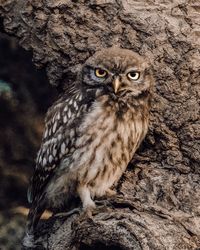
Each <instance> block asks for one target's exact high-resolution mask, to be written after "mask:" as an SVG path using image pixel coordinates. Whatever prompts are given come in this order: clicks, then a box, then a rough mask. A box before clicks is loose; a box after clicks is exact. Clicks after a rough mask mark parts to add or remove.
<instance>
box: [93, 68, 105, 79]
mask: <svg viewBox="0 0 200 250" xmlns="http://www.w3.org/2000/svg"><path fill="white" fill-rule="evenodd" d="M106 75H107V71H106V70H104V69H100V68H99V69H95V76H96V77H99V78H104V77H105V76H106Z"/></svg>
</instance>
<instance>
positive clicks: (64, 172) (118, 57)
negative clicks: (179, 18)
mask: <svg viewBox="0 0 200 250" xmlns="http://www.w3.org/2000/svg"><path fill="white" fill-rule="evenodd" d="M152 86H153V77H152V73H151V69H150V65H149V63H148V62H147V60H146V59H144V58H142V57H141V56H140V55H138V54H136V53H134V52H133V51H131V50H127V49H121V48H113V47H112V48H107V49H103V50H101V51H98V52H96V53H95V54H94V55H93V56H91V57H90V58H89V59H88V60H87V61H86V62H85V63H84V65H83V66H82V69H81V70H80V72H79V73H78V74H77V79H76V81H75V82H74V83H73V84H72V85H70V86H68V87H67V88H66V91H65V93H64V94H63V95H62V96H61V97H60V98H59V100H58V101H56V102H55V103H54V104H53V106H52V107H50V109H49V110H48V112H47V116H46V120H45V124H46V125H45V132H44V135H43V140H42V144H41V147H40V150H39V152H38V156H37V160H36V168H35V172H34V175H33V177H32V181H31V185H30V188H29V191H28V200H29V202H30V203H31V208H30V212H29V216H28V228H29V231H30V232H31V231H34V229H35V228H36V226H37V223H38V220H39V219H40V217H41V215H42V213H43V212H44V210H45V209H46V208H52V209H59V208H61V207H65V206H68V205H69V204H70V202H71V201H72V200H73V199H74V198H76V197H78V198H80V200H81V203H82V207H83V210H86V211H87V210H91V209H94V208H95V202H94V199H95V198H98V197H102V196H106V195H111V194H112V193H113V191H112V188H113V187H114V186H115V185H116V184H117V182H118V180H119V179H120V177H121V176H122V174H123V173H124V171H125V170H126V167H127V165H128V163H129V162H130V160H131V159H132V157H133V155H134V153H135V151H136V150H137V148H138V147H139V145H140V144H141V142H142V140H143V139H144V137H145V135H146V133H147V129H148V120H149V108H150V99H151V90H152Z"/></svg>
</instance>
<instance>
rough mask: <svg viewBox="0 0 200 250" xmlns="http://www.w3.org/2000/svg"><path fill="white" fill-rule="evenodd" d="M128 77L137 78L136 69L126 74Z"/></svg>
mask: <svg viewBox="0 0 200 250" xmlns="http://www.w3.org/2000/svg"><path fill="white" fill-rule="evenodd" d="M127 76H128V78H129V79H131V80H134V81H136V80H138V79H139V78H140V73H139V72H137V71H131V72H129V73H128V74H127Z"/></svg>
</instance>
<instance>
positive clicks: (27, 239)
mask: <svg viewBox="0 0 200 250" xmlns="http://www.w3.org/2000/svg"><path fill="white" fill-rule="evenodd" d="M44 210H45V208H44V206H41V204H40V206H37V205H35V206H34V204H33V205H32V207H31V208H30V211H29V214H28V219H27V225H26V230H25V236H24V238H23V241H22V246H23V247H25V248H31V249H34V248H37V247H38V246H39V245H38V242H36V241H35V235H36V227H37V224H38V221H39V219H40V217H41V216H42V214H43V212H44Z"/></svg>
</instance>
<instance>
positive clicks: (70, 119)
mask: <svg viewBox="0 0 200 250" xmlns="http://www.w3.org/2000/svg"><path fill="white" fill-rule="evenodd" d="M85 96H86V95H85ZM85 96H84V92H82V91H81V90H80V89H77V88H76V87H75V86H73V87H71V88H70V89H68V90H66V92H65V94H64V95H63V96H62V97H61V98H60V99H59V100H58V101H57V102H55V104H54V105H53V106H52V107H51V108H50V109H49V110H48V112H47V116H46V119H45V132H44V135H43V139H42V144H41V147H40V150H39V152H38V155H37V159H36V168H35V172H34V174H33V177H32V179H31V184H30V187H29V189H28V194H27V196H28V201H29V202H30V203H32V202H34V201H37V200H38V199H39V198H40V199H41V195H42V194H44V193H45V187H46V185H47V184H48V182H49V180H50V179H51V178H52V176H53V175H54V173H55V170H56V168H57V167H58V166H59V163H60V161H61V159H62V158H63V157H65V158H67V157H68V155H70V148H72V147H73V144H74V143H75V140H73V138H74V136H75V133H76V127H77V126H78V124H80V123H81V120H82V119H83V117H84V114H85V113H86V112H87V111H88V110H89V108H90V107H91V104H92V103H93V100H94V99H93V97H92V95H90V98H86V97H85Z"/></svg>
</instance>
